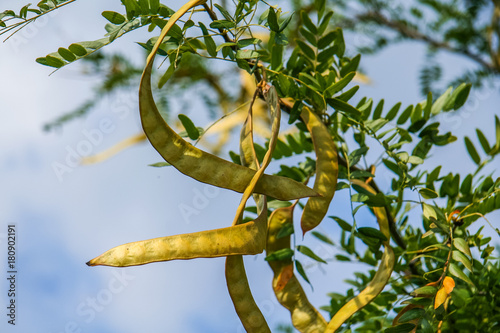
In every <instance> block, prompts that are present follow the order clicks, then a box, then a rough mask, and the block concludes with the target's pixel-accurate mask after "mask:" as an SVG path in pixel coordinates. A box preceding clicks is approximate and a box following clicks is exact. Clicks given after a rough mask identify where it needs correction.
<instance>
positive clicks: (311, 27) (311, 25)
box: [300, 11, 318, 35]
mask: <svg viewBox="0 0 500 333" xmlns="http://www.w3.org/2000/svg"><path fill="white" fill-rule="evenodd" d="M300 18H301V19H302V23H303V24H304V26H305V27H306V28H307V29H308V30H309V31H310V32H312V33H313V34H315V35H317V34H318V28H317V27H316V25H314V23H313V22H312V21H311V18H310V17H309V15H307V13H306V12H305V11H302V12H300Z"/></svg>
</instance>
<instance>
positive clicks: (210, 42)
mask: <svg viewBox="0 0 500 333" xmlns="http://www.w3.org/2000/svg"><path fill="white" fill-rule="evenodd" d="M198 24H199V25H200V29H201V32H202V33H203V40H204V41H205V45H206V47H207V52H208V54H209V55H210V56H211V57H216V56H217V46H216V45H215V42H214V39H213V38H212V36H210V35H209V34H208V30H207V27H205V25H204V24H203V23H201V22H198Z"/></svg>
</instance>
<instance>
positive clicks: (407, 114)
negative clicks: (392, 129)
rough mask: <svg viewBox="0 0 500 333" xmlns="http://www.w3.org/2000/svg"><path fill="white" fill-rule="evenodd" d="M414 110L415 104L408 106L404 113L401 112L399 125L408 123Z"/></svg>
mask: <svg viewBox="0 0 500 333" xmlns="http://www.w3.org/2000/svg"><path fill="white" fill-rule="evenodd" d="M412 111H413V105H410V106H408V107H407V108H406V109H405V110H404V111H403V113H401V115H400V116H399V118H398V121H397V124H398V125H403V124H404V123H406V121H407V120H408V118H410V115H411V114H412Z"/></svg>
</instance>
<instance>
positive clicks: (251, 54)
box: [236, 50, 260, 59]
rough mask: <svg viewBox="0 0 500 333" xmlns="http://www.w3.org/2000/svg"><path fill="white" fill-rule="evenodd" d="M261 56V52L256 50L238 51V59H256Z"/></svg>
mask: <svg viewBox="0 0 500 333" xmlns="http://www.w3.org/2000/svg"><path fill="white" fill-rule="evenodd" d="M259 56H260V54H259V52H257V51H254V50H238V52H236V59H254V58H258V57H259Z"/></svg>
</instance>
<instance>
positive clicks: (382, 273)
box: [325, 180, 395, 333]
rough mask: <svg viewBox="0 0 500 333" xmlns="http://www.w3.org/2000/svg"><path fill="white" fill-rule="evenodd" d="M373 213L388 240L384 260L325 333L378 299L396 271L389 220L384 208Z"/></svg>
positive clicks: (358, 183) (376, 209) (369, 188)
mask: <svg viewBox="0 0 500 333" xmlns="http://www.w3.org/2000/svg"><path fill="white" fill-rule="evenodd" d="M351 182H352V183H353V184H355V185H358V186H360V187H362V188H364V189H365V190H367V191H369V192H371V193H373V194H375V193H376V192H375V190H374V189H373V188H372V187H371V186H369V185H367V184H365V183H363V182H362V181H360V180H351ZM373 212H374V214H375V216H376V218H377V222H378V224H379V228H380V231H381V232H382V233H383V234H384V235H385V236H386V238H387V240H386V241H384V243H383V244H384V247H385V249H384V254H383V255H382V260H381V262H380V265H379V267H378V270H377V272H376V273H375V276H374V277H373V280H372V281H371V282H370V283H369V284H368V286H367V287H366V288H365V289H363V290H362V291H361V292H360V293H359V294H358V295H357V296H355V297H354V298H352V299H351V300H350V301H349V302H347V303H346V304H344V306H342V308H340V310H338V311H337V313H335V315H334V316H333V318H332V319H331V320H330V323H328V326H327V328H326V330H325V333H334V332H335V331H336V330H338V329H339V328H340V326H342V324H343V323H344V322H345V321H346V320H348V319H349V318H350V317H351V316H352V315H353V314H354V313H356V312H357V311H359V310H360V309H362V308H363V307H364V306H366V305H367V304H369V303H370V302H371V301H373V300H374V299H375V297H377V295H379V294H380V293H381V292H382V290H383V289H384V287H385V286H386V284H387V282H389V278H390V277H391V274H392V270H393V269H394V264H395V255H394V251H393V249H392V247H391V246H390V245H389V242H390V233H389V220H388V219H387V214H386V211H385V209H384V208H383V207H373Z"/></svg>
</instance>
